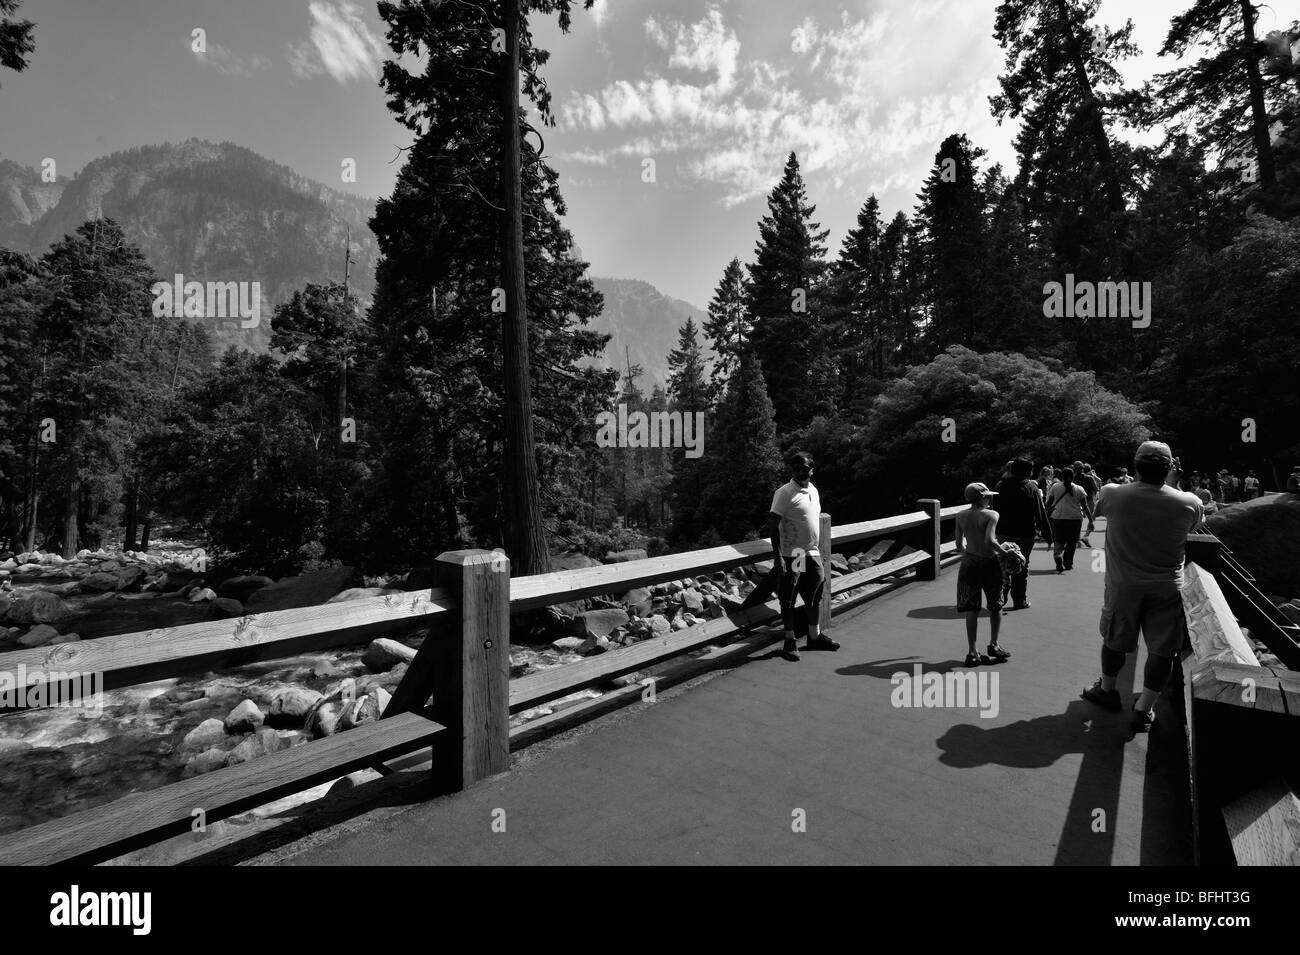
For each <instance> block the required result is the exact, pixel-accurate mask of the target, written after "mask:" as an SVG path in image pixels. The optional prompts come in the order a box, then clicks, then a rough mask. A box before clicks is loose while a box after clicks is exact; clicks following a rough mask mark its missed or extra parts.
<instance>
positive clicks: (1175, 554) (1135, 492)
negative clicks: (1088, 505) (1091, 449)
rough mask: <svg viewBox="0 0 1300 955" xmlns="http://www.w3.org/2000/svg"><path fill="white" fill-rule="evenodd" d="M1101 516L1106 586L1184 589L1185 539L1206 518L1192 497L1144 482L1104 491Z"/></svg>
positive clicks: (1170, 488) (1182, 492)
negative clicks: (1181, 587)
mask: <svg viewBox="0 0 1300 955" xmlns="http://www.w3.org/2000/svg"><path fill="white" fill-rule="evenodd" d="M1097 514H1098V515H1099V516H1101V517H1105V518H1106V582H1107V583H1108V584H1111V585H1120V586H1127V585H1134V584H1137V585H1147V584H1176V585H1178V586H1182V583H1183V559H1184V555H1185V553H1186V544H1187V535H1188V534H1189V533H1190V532H1191V530H1192V528H1193V527H1195V526H1197V525H1198V524H1200V522H1201V517H1202V515H1203V509H1202V506H1201V502H1200V501H1198V500H1197V499H1196V496H1195V495H1194V494H1188V493H1187V492H1186V491H1177V490H1175V489H1174V488H1172V487H1169V486H1168V485H1166V484H1147V483H1146V482H1144V481H1137V482H1135V483H1133V484H1125V485H1124V486H1123V487H1104V488H1102V489H1101V497H1100V499H1099V500H1098V501H1097Z"/></svg>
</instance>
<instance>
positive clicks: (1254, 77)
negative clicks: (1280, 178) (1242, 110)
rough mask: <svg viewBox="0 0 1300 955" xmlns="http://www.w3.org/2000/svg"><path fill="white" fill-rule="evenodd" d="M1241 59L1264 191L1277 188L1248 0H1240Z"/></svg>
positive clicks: (1251, 7)
mask: <svg viewBox="0 0 1300 955" xmlns="http://www.w3.org/2000/svg"><path fill="white" fill-rule="evenodd" d="M1240 3H1241V33H1242V51H1241V52H1242V59H1243V62H1244V65H1245V67H1246V76H1247V77H1248V78H1249V82H1250V131H1251V136H1252V138H1253V139H1254V140H1255V158H1256V161H1257V162H1258V163H1259V181H1260V183H1261V185H1263V186H1264V188H1266V189H1271V188H1272V187H1273V186H1276V185H1277V170H1276V169H1275V167H1274V165H1273V140H1272V137H1271V136H1269V132H1268V126H1269V123H1268V107H1267V106H1266V105H1265V103H1264V81H1263V79H1262V78H1261V77H1260V74H1259V57H1258V55H1257V54H1256V51H1255V7H1254V5H1253V4H1252V3H1251V2H1250V0H1240Z"/></svg>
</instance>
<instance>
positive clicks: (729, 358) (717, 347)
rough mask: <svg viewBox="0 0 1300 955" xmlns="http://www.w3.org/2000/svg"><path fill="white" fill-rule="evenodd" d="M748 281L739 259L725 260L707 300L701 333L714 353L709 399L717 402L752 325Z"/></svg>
mask: <svg viewBox="0 0 1300 955" xmlns="http://www.w3.org/2000/svg"><path fill="white" fill-rule="evenodd" d="M748 298H749V282H748V280H747V279H746V278H745V273H744V271H743V270H742V268H741V265H740V259H732V260H731V261H730V262H728V263H727V267H726V269H725V270H724V271H723V273H722V278H721V279H720V280H719V282H718V287H717V288H716V289H715V290H714V292H713V300H712V301H711V302H709V317H708V318H707V319H706V320H705V322H704V334H705V335H707V336H708V338H709V340H710V342H712V345H713V353H714V355H715V356H717V357H716V358H715V359H714V361H713V368H712V370H711V371H710V374H709V389H710V400H711V401H712V402H713V403H716V402H717V401H718V400H719V399H720V398H721V397H722V393H723V391H724V390H725V389H726V387H727V382H728V381H729V380H730V379H731V376H732V375H733V374H734V373H735V370H736V367H737V365H738V364H739V356H740V352H741V351H742V350H743V349H744V348H745V347H746V346H747V345H748V344H749V338H750V335H751V333H752V331H753V326H752V324H751V322H750V320H749V314H748Z"/></svg>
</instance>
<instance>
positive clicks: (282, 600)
mask: <svg viewBox="0 0 1300 955" xmlns="http://www.w3.org/2000/svg"><path fill="white" fill-rule="evenodd" d="M356 583H358V581H357V571H356V568H354V567H327V568H325V569H323V570H316V571H312V572H311V573H308V574H302V575H301V576H298V577H286V578H284V579H283V580H277V581H276V582H275V583H273V584H270V585H268V586H266V587H262V588H261V589H260V590H257V591H256V592H254V593H253V595H252V596H250V597H249V598H248V600H247V601H246V602H245V604H244V606H245V609H246V610H247V611H248V612H249V613H266V612H267V611H270V610H292V609H294V608H296V607H315V606H317V605H319V604H323V603H325V602H326V601H327V600H329V599H330V598H331V597H333V596H335V595H336V594H338V593H340V592H341V591H344V590H347V589H348V588H349V587H351V586H353V585H354V584H356Z"/></svg>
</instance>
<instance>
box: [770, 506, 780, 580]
mask: <svg viewBox="0 0 1300 955" xmlns="http://www.w3.org/2000/svg"><path fill="white" fill-rule="evenodd" d="M767 536H768V539H769V540H770V541H771V542H772V553H773V555H774V556H775V558H776V564H777V566H778V567H780V566H781V515H780V514H768V515H767Z"/></svg>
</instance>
